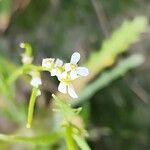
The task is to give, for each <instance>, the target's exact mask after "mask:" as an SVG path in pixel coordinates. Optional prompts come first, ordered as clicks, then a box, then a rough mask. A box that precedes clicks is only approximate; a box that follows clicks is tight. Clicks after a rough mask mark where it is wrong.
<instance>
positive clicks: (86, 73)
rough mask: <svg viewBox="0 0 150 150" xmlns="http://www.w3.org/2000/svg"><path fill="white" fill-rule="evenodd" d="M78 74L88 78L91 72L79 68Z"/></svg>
mask: <svg viewBox="0 0 150 150" xmlns="http://www.w3.org/2000/svg"><path fill="white" fill-rule="evenodd" d="M77 74H79V75H80V76H87V75H88V74H89V70H88V69H87V68H85V67H78V68H77Z"/></svg>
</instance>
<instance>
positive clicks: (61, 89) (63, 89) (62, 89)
mask: <svg viewBox="0 0 150 150" xmlns="http://www.w3.org/2000/svg"><path fill="white" fill-rule="evenodd" d="M58 91H59V92H61V93H64V94H66V93H67V86H66V85H65V84H63V83H61V82H60V83H59V86H58Z"/></svg>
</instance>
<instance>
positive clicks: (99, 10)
mask: <svg viewBox="0 0 150 150" xmlns="http://www.w3.org/2000/svg"><path fill="white" fill-rule="evenodd" d="M91 2H92V4H93V7H94V9H95V12H96V14H97V18H98V21H99V24H100V27H101V30H102V32H103V34H104V36H105V37H108V35H109V26H108V23H107V19H106V15H105V12H104V9H103V6H102V4H101V2H100V0H91Z"/></svg>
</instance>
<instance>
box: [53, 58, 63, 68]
mask: <svg viewBox="0 0 150 150" xmlns="http://www.w3.org/2000/svg"><path fill="white" fill-rule="evenodd" d="M55 65H56V66H57V67H60V66H62V65H63V61H62V60H60V59H56V62H55Z"/></svg>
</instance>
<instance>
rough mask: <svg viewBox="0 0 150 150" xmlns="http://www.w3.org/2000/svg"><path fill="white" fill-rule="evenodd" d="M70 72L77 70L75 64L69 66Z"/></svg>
mask: <svg viewBox="0 0 150 150" xmlns="http://www.w3.org/2000/svg"><path fill="white" fill-rule="evenodd" d="M70 67H71V70H76V69H77V67H78V66H77V65H76V64H70Z"/></svg>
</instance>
